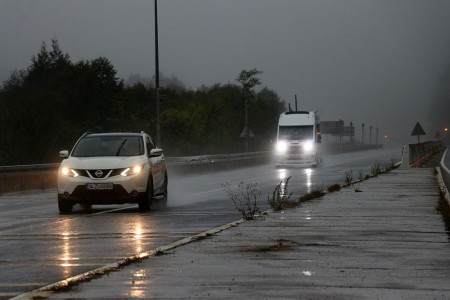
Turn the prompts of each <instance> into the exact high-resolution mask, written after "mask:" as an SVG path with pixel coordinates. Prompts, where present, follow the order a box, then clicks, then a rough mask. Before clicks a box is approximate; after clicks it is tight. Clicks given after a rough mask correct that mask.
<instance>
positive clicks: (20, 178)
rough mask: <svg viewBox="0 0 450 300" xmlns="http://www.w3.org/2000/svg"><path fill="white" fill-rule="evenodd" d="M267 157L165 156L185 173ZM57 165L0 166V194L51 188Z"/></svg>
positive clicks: (341, 148)
mask: <svg viewBox="0 0 450 300" xmlns="http://www.w3.org/2000/svg"><path fill="white" fill-rule="evenodd" d="M380 147H381V145H357V144H354V145H338V144H335V145H332V144H328V145H327V144H322V145H321V148H322V150H323V152H324V153H333V152H337V153H341V152H351V151H361V150H369V149H376V148H380ZM271 159H272V152H271V151H259V152H249V153H234V154H215V155H198V156H187V157H166V161H167V164H168V166H169V172H170V173H171V174H174V173H177V174H188V173H192V172H205V171H213V170H218V169H221V170H222V169H230V168H237V167H248V166H251V165H255V164H261V163H267V162H269V161H270V160H271ZM59 165H60V163H50V164H35V165H15V166H0V194H2V193H6V192H14V191H24V190H40V189H49V188H54V187H55V186H56V177H57V170H58V168H59Z"/></svg>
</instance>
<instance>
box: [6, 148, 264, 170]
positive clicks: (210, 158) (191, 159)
mask: <svg viewBox="0 0 450 300" xmlns="http://www.w3.org/2000/svg"><path fill="white" fill-rule="evenodd" d="M269 155H271V152H270V151H259V152H248V153H233V154H213V155H197V156H185V157H166V158H165V159H166V161H167V163H169V164H176V165H181V164H202V163H211V162H219V161H233V160H240V159H246V158H247V159H248V158H255V157H264V156H269ZM59 165H60V163H50V164H35V165H15V166H0V174H1V173H16V172H32V171H52V170H57V169H58V168H59Z"/></svg>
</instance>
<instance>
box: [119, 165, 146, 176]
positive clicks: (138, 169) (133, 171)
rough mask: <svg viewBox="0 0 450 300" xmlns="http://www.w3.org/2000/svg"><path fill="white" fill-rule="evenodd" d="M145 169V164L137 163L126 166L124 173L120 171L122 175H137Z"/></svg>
mask: <svg viewBox="0 0 450 300" xmlns="http://www.w3.org/2000/svg"><path fill="white" fill-rule="evenodd" d="M143 170H144V165H137V166H134V167H130V168H126V169H125V170H123V172H122V173H120V175H122V176H131V175H137V174H140V173H142V171H143Z"/></svg>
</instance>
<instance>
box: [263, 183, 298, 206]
mask: <svg viewBox="0 0 450 300" xmlns="http://www.w3.org/2000/svg"><path fill="white" fill-rule="evenodd" d="M290 179H291V176H289V177H288V178H286V179H284V180H282V181H281V182H280V183H279V184H278V185H277V186H276V187H275V189H274V191H273V192H272V197H270V196H267V201H268V202H269V205H270V207H271V208H272V209H273V210H274V211H279V210H282V209H283V208H285V207H286V204H287V203H288V202H289V199H290V198H291V196H292V193H290V194H289V191H288V185H289V180H290Z"/></svg>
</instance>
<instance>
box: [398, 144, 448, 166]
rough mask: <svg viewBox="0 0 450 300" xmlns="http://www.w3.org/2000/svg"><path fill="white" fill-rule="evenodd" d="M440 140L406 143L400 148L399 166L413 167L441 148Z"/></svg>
mask: <svg viewBox="0 0 450 300" xmlns="http://www.w3.org/2000/svg"><path fill="white" fill-rule="evenodd" d="M442 147H443V145H442V142H441V141H428V142H423V143H418V144H407V145H405V146H403V150H402V164H401V168H415V167H418V166H420V165H421V164H422V163H423V162H424V161H426V160H427V159H429V158H430V157H432V156H433V155H435V154H436V153H438V152H439V151H441V150H442Z"/></svg>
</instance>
